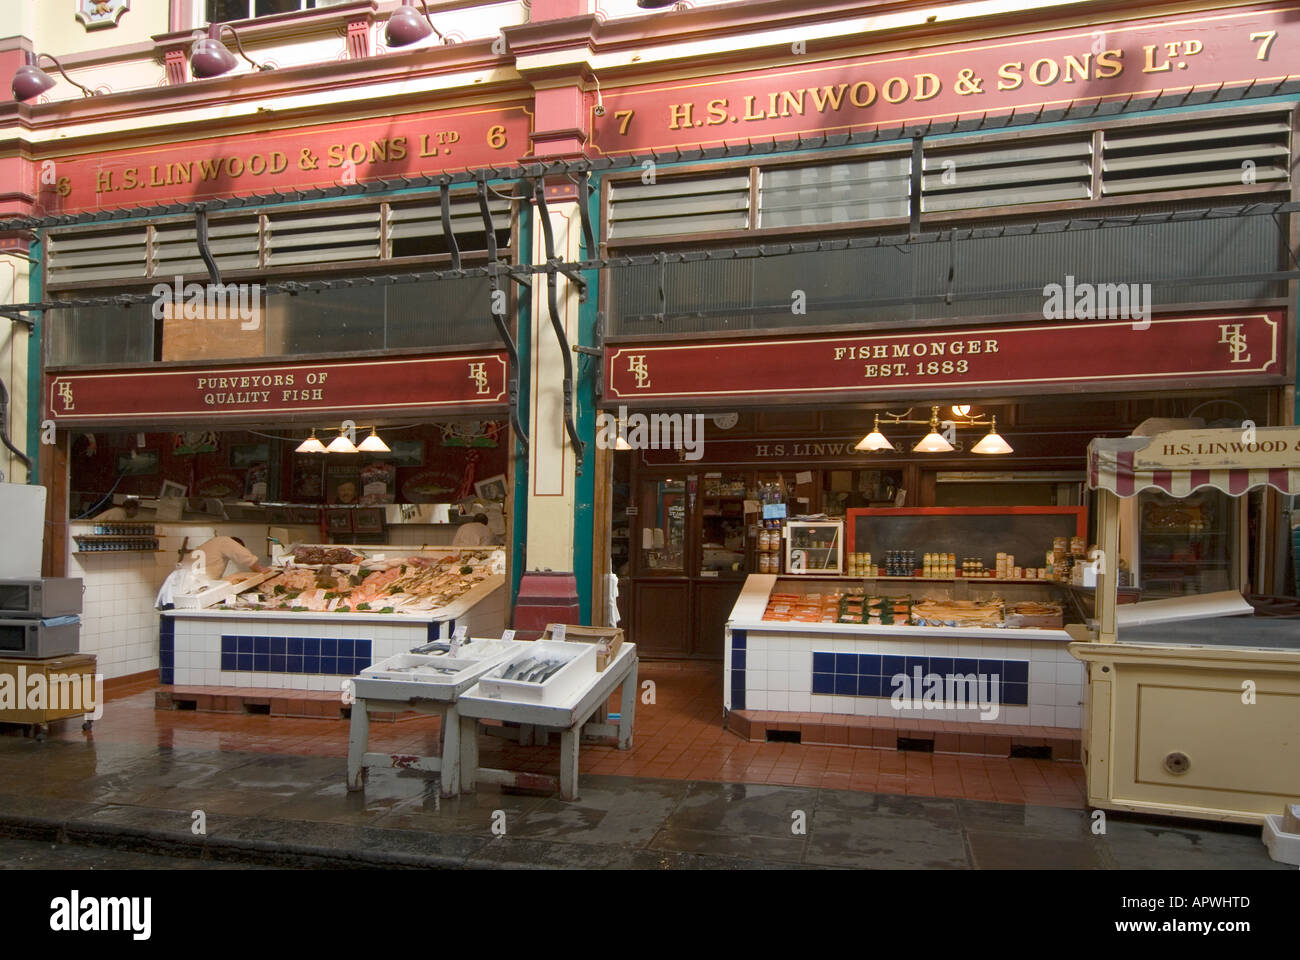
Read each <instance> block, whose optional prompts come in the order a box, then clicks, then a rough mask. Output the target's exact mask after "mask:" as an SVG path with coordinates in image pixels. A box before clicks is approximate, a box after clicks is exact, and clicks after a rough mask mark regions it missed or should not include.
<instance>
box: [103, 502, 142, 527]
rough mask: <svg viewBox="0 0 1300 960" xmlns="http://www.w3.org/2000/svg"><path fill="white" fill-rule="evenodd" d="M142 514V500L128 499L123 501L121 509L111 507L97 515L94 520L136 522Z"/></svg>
mask: <svg viewBox="0 0 1300 960" xmlns="http://www.w3.org/2000/svg"><path fill="white" fill-rule="evenodd" d="M139 513H140V498H139V497H127V498H126V499H125V500H123V501H122V505H121V506H120V507H109V508H108V509H107V510H104V511H102V512H100V513H97V514H95V517H94V519H96V520H105V521H110V522H111V521H114V520H134V519H135V518H136V516H137V515H138V514H139Z"/></svg>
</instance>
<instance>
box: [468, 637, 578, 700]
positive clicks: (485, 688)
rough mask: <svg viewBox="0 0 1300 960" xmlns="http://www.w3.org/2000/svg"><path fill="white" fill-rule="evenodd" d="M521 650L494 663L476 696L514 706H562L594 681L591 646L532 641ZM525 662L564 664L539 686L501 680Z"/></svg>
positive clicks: (480, 682)
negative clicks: (539, 660) (511, 703)
mask: <svg viewBox="0 0 1300 960" xmlns="http://www.w3.org/2000/svg"><path fill="white" fill-rule="evenodd" d="M524 646H525V647H526V649H524V650H521V651H520V652H519V653H516V654H515V655H514V656H512V657H509V658H507V659H506V660H503V661H501V662H499V663H497V664H496V665H495V666H494V667H493V668H492V669H491V670H489V671H488V672H487V673H486V674H484V675H483V677H482V679H480V680H479V685H478V692H479V695H481V696H484V697H488V698H490V699H493V700H514V701H515V702H517V703H545V704H552V703H564V702H565V701H567V700H570V699H572V698H573V695H574V694H575V693H576V692H577V691H578V690H580V689H582V687H583V686H585V685H586V684H589V683H591V682H592V680H594V679H595V677H596V645H595V644H591V643H564V642H561V643H556V642H555V641H553V640H534V641H533V642H532V643H526V644H524ZM529 658H533V659H537V658H543V659H546V660H564V661H567V662H566V663H565V664H564V666H563V667H561V668H560V669H559V670H558V671H556V672H555V673H554V674H552V675H551V676H550V677H548V678H547V679H546V680H545V681H544V682H542V683H528V682H527V681H522V680H506V679H505V678H504V677H503V676H502V674H504V673H505V672H506V671H507V670H508V669H510V666H511V665H512V664H516V663H522V662H523V661H525V660H528V659H529Z"/></svg>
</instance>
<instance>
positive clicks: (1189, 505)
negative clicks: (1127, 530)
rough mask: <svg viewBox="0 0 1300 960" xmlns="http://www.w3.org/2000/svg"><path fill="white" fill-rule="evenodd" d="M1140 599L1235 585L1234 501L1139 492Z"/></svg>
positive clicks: (1214, 493) (1215, 494)
mask: <svg viewBox="0 0 1300 960" xmlns="http://www.w3.org/2000/svg"><path fill="white" fill-rule="evenodd" d="M1138 510H1139V511H1140V513H1139V517H1138V522H1139V523H1140V524H1141V531H1142V538H1141V561H1140V567H1139V572H1140V573H1141V576H1142V598H1143V599H1144V600H1146V599H1152V598H1155V597H1177V596H1184V595H1187V594H1199V593H1213V592H1214V591H1216V590H1231V589H1233V588H1234V587H1235V586H1236V583H1235V582H1234V581H1235V577H1234V575H1233V565H1232V554H1233V542H1234V539H1235V531H1236V524H1235V522H1234V514H1235V510H1236V506H1235V501H1234V500H1233V499H1232V498H1231V497H1229V496H1228V495H1227V494H1226V493H1221V492H1219V491H1218V490H1202V491H1200V492H1198V493H1194V494H1192V495H1191V496H1189V497H1183V498H1181V499H1180V498H1175V497H1170V496H1166V495H1165V494H1163V493H1143V494H1141V498H1140V500H1139V503H1138Z"/></svg>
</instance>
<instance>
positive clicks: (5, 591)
mask: <svg viewBox="0 0 1300 960" xmlns="http://www.w3.org/2000/svg"><path fill="white" fill-rule="evenodd" d="M81 593H82V585H81V578H80V577H35V578H32V579H12V580H11V579H0V659H7V658H10V657H22V658H24V659H32V660H37V659H43V658H46V657H62V656H67V655H68V654H72V653H77V652H78V651H79V650H80V648H81Z"/></svg>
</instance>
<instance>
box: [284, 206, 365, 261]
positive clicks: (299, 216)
mask: <svg viewBox="0 0 1300 960" xmlns="http://www.w3.org/2000/svg"><path fill="white" fill-rule="evenodd" d="M263 239H264V242H265V243H266V265H267V266H268V267H287V266H294V265H296V264H303V263H337V262H339V261H343V260H378V259H379V253H380V245H379V208H378V207H350V208H348V209H346V210H339V211H332V212H331V211H328V208H322V209H321V210H319V211H298V212H296V213H280V214H268V215H267V217H266V227H265V233H264V238H263Z"/></svg>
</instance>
